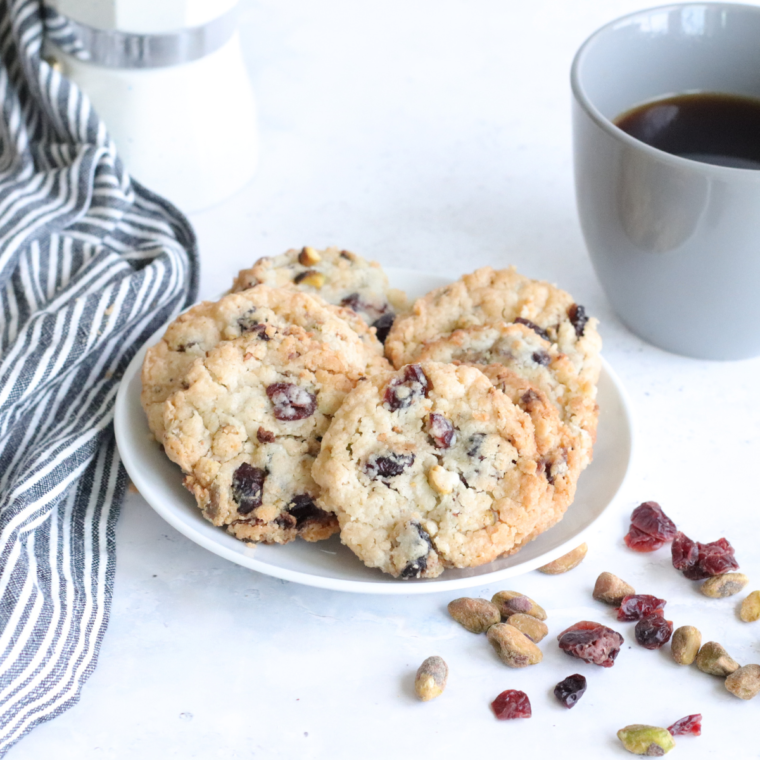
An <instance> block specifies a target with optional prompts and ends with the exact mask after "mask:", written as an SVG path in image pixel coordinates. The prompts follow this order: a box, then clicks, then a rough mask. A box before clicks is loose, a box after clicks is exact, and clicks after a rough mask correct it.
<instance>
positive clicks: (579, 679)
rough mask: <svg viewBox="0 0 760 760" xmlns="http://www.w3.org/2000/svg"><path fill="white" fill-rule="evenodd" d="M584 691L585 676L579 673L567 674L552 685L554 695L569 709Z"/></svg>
mask: <svg viewBox="0 0 760 760" xmlns="http://www.w3.org/2000/svg"><path fill="white" fill-rule="evenodd" d="M585 693H586V678H585V676H582V675H581V674H580V673H575V674H574V675H572V676H568V677H567V678H566V679H565V680H564V681H560V682H559V683H558V684H557V685H556V686H555V687H554V696H555V697H557V699H558V700H559V701H560V703H561V704H563V705H564V706H565V707H567V709H568V710H569V709H570V708H571V707H575V703H576V702H577V701H578V700H579V699H580V698H581V697H582V696H583V695H584V694H585Z"/></svg>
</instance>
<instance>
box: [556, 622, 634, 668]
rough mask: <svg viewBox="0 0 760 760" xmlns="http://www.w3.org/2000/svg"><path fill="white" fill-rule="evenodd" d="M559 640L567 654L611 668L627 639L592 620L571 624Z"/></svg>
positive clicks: (561, 647)
mask: <svg viewBox="0 0 760 760" xmlns="http://www.w3.org/2000/svg"><path fill="white" fill-rule="evenodd" d="M557 640H558V641H559V648H560V649H561V650H562V651H563V652H565V654H569V655H570V656H571V657H577V658H578V659H579V660H583V661H584V662H589V663H591V664H593V665H601V666H602V667H603V668H611V667H612V666H613V665H614V664H615V658H616V657H617V656H618V654H619V653H620V647H621V646H623V643H624V641H625V639H624V638H623V637H622V636H621V635H620V634H619V633H618V632H617V631H613V630H612V628H607V626H605V625H601V624H600V623H594V622H592V621H590V620H582V621H581V622H580V623H576V624H575V625H571V626H570V627H569V628H568V629H566V630H564V631H562V633H560V635H559V636H557Z"/></svg>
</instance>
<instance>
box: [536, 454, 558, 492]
mask: <svg viewBox="0 0 760 760" xmlns="http://www.w3.org/2000/svg"><path fill="white" fill-rule="evenodd" d="M555 464H556V462H555V461H554V460H552V459H541V460H539V462H538V471H539V472H542V473H543V474H544V476H545V477H546V480H547V482H548V483H549V485H550V486H553V485H554V473H553V472H552V467H554V465H555Z"/></svg>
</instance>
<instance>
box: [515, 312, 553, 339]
mask: <svg viewBox="0 0 760 760" xmlns="http://www.w3.org/2000/svg"><path fill="white" fill-rule="evenodd" d="M515 322H517V324H518V325H525V326H526V327H529V328H530V329H531V330H533V332H534V333H536V335H538V336H539V337H540V338H543V339H544V340H548V341H549V342H551V338H550V337H549V333H548V332H546V330H544V329H543V328H542V327H539V326H538V325H537V324H536V323H535V322H531V321H530V320H529V319H523V318H522V317H517V318H516V319H515Z"/></svg>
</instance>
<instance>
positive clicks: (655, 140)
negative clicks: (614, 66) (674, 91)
mask: <svg viewBox="0 0 760 760" xmlns="http://www.w3.org/2000/svg"><path fill="white" fill-rule="evenodd" d="M614 124H615V125H616V126H617V127H620V129H622V130H623V131H624V132H627V133H628V134H629V135H631V136H632V137H635V138H637V139H638V140H641V141H642V142H644V143H646V144H647V145H651V146H652V147H653V148H658V149H659V150H664V151H665V152H667V153H672V154H673V155H675V156H681V157H683V158H690V159H692V160H694V161H702V162H703V163H706V164H717V165H718V166H730V167H734V168H738V169H760V99H758V98H748V97H743V96H740V95H727V94H723V93H717V92H704V93H695V94H689V95H674V96H672V97H668V98H662V99H661V100H654V101H650V102H649V103H645V104H644V105H641V106H637V107H636V108H632V109H631V110H630V111H626V112H625V113H623V114H621V115H620V116H618V117H617V118H616V119H614Z"/></svg>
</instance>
